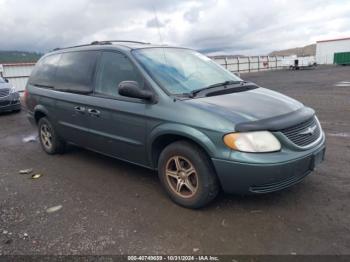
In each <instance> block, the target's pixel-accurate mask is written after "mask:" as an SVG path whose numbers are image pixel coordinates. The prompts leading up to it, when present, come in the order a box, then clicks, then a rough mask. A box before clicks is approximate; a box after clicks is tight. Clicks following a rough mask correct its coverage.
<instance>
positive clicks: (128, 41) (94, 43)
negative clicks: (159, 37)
mask: <svg viewBox="0 0 350 262" xmlns="http://www.w3.org/2000/svg"><path fill="white" fill-rule="evenodd" d="M112 43H135V44H144V45H150V44H151V43H146V42H140V41H132V40H104V41H93V42H91V43H90V44H84V45H75V46H68V47H62V48H59V47H58V48H55V49H53V50H52V51H58V50H63V49H69V48H74V47H83V46H90V45H111V44H112Z"/></svg>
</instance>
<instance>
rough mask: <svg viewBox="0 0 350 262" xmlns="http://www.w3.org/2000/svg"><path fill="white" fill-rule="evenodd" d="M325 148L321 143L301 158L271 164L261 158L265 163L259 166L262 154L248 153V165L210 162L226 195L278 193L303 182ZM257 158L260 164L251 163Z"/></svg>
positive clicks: (244, 163)
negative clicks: (249, 159)
mask: <svg viewBox="0 0 350 262" xmlns="http://www.w3.org/2000/svg"><path fill="white" fill-rule="evenodd" d="M325 149H326V146H325V140H323V141H322V143H321V144H319V145H318V146H317V147H315V148H313V149H311V150H308V151H307V152H305V154H304V155H303V156H300V154H299V156H298V157H297V158H293V159H290V160H287V161H286V160H285V159H284V160H283V161H273V162H271V161H270V160H271V156H267V155H265V156H266V163H263V161H261V160H262V157H264V154H255V155H254V154H250V155H251V160H252V161H251V162H250V163H249V162H237V161H232V160H222V159H212V161H213V164H214V167H215V169H216V172H217V175H218V177H219V180H220V182H221V186H222V189H223V190H224V191H225V192H226V193H233V194H261V193H269V192H274V191H278V190H281V189H284V188H287V187H290V186H292V185H294V184H296V183H298V182H300V181H301V180H303V178H304V177H306V176H307V175H308V174H310V173H311V171H313V170H314V168H315V165H316V164H318V163H319V162H321V161H323V158H324V153H325ZM273 154H277V153H273ZM257 157H258V158H259V162H260V163H257V162H256V161H254V158H257ZM273 158H274V159H275V157H273ZM254 162H255V163H254Z"/></svg>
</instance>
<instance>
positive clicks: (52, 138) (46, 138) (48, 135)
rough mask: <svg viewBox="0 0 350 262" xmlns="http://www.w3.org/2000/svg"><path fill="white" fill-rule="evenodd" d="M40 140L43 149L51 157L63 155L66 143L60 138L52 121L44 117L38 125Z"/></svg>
mask: <svg viewBox="0 0 350 262" xmlns="http://www.w3.org/2000/svg"><path fill="white" fill-rule="evenodd" d="M38 132H39V140H40V144H41V146H42V148H43V149H44V151H45V152H46V153H48V154H49V155H54V154H62V153H64V149H65V142H64V141H63V140H62V139H61V138H59V136H58V134H57V132H56V131H55V129H54V128H53V126H52V124H51V123H50V121H49V120H48V119H47V118H46V117H43V118H41V119H40V120H39V123H38Z"/></svg>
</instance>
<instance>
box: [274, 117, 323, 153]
mask: <svg viewBox="0 0 350 262" xmlns="http://www.w3.org/2000/svg"><path fill="white" fill-rule="evenodd" d="M280 131H281V132H282V133H283V134H284V135H285V136H286V137H287V138H288V139H289V140H290V141H291V142H293V143H294V144H295V145H297V146H300V147H307V146H308V145H310V144H312V143H313V142H315V141H316V140H317V139H319V138H320V136H321V128H320V125H319V124H318V122H317V120H316V117H312V118H311V119H309V120H307V121H305V122H303V123H300V124H298V125H295V126H292V127H289V128H286V129H282V130H280Z"/></svg>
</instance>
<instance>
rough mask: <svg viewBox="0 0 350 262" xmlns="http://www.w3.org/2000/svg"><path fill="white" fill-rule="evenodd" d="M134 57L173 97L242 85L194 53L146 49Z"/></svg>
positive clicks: (167, 49) (215, 65)
mask: <svg viewBox="0 0 350 262" xmlns="http://www.w3.org/2000/svg"><path fill="white" fill-rule="evenodd" d="M133 54H134V56H135V57H136V59H137V60H138V61H139V62H140V63H141V65H142V66H143V67H144V68H145V69H146V71H147V72H148V73H149V74H150V75H151V77H152V78H153V79H154V80H155V81H156V82H157V83H158V84H160V85H161V86H162V87H163V88H165V89H166V90H167V91H168V92H169V93H171V94H184V93H190V92H192V91H194V90H198V89H201V88H205V87H208V86H210V85H214V84H217V83H223V82H226V81H242V80H241V79H240V78H238V77H237V76H235V75H234V74H232V73H231V72H229V71H227V70H226V69H224V68H222V67H221V66H219V65H218V64H216V63H215V62H214V61H212V60H211V59H210V58H208V57H206V56H204V55H202V54H200V53H198V52H196V51H193V50H188V49H180V48H145V49H137V50H134V51H133Z"/></svg>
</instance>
